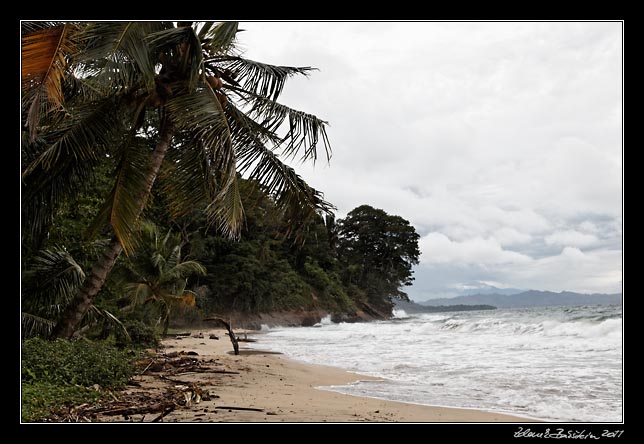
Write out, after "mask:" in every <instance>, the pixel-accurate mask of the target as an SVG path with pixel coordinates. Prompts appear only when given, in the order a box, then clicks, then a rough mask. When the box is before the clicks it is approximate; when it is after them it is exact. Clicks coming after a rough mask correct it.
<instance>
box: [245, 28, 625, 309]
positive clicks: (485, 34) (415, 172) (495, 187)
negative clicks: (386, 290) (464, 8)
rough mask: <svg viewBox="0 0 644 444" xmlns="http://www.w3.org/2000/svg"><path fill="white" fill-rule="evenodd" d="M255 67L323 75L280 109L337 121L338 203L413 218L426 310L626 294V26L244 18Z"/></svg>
mask: <svg viewBox="0 0 644 444" xmlns="http://www.w3.org/2000/svg"><path fill="white" fill-rule="evenodd" d="M241 28H243V29H244V30H245V31H244V32H243V33H241V34H240V35H239V42H240V44H241V48H242V49H243V50H244V51H245V56H246V57H248V58H251V59H255V60H258V61H264V62H267V63H273V64H281V65H295V66H314V67H316V68H318V69H319V71H316V72H314V73H313V74H312V75H311V76H310V77H309V78H301V79H300V78H297V79H293V80H291V81H290V83H287V85H286V89H285V92H284V94H283V96H282V99H281V101H282V102H283V103H285V104H287V105H289V106H292V107H295V108H298V109H302V110H305V111H307V112H310V113H313V114H316V115H318V116H319V117H321V118H323V119H325V120H327V121H328V122H329V123H330V127H329V130H328V133H329V137H330V139H331V143H332V148H333V157H332V159H331V162H330V164H326V162H318V163H317V164H316V165H315V166H311V165H294V166H296V168H297V169H298V171H299V172H300V173H301V174H302V175H303V176H304V178H305V179H306V180H307V181H308V182H309V183H310V184H311V185H313V186H314V187H316V188H318V189H320V190H322V191H324V193H325V197H326V198H327V200H329V201H331V202H332V203H334V204H335V205H336V206H337V208H338V211H337V215H338V217H344V216H345V215H346V214H347V213H348V212H349V211H350V210H351V209H353V208H355V207H356V206H358V205H361V204H369V205H372V206H374V207H377V208H382V209H383V210H385V211H387V212H388V213H390V214H397V215H400V216H402V217H404V218H406V219H408V220H409V221H410V222H411V223H412V224H413V225H414V226H415V227H416V229H417V231H418V233H419V234H420V235H421V240H420V247H421V251H422V255H421V263H420V264H419V266H418V267H416V269H415V276H416V282H415V284H414V286H413V287H411V288H410V289H409V295H410V297H412V299H415V300H425V299H430V298H434V297H442V296H453V295H457V294H458V293H459V292H460V291H462V290H463V289H467V288H475V287H479V286H484V285H494V286H497V287H512V288H521V289H538V290H551V291H561V290H569V291H579V292H619V291H621V286H622V196H623V188H622V174H623V166H622V160H623V159H622V50H623V43H622V24H621V23H619V22H599V23H590V22H577V23H575V22H537V23H533V22H524V23H521V22H496V23H492V22H456V23H454V22H413V23H410V22H397V23H393V22H376V23H374V22H371V23H367V22H360V23H355V22H321V23H320V22H308V23H297V22H281V23H274V22H273V23H263V22H242V25H241Z"/></svg>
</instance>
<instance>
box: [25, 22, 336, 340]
mask: <svg viewBox="0 0 644 444" xmlns="http://www.w3.org/2000/svg"><path fill="white" fill-rule="evenodd" d="M238 31H239V29H238V23H236V22H222V23H216V22H198V23H193V22H176V23H175V22H105V23H102V22H98V23H58V22H38V23H33V22H26V23H23V24H22V32H23V34H22V92H23V94H22V109H23V123H24V128H25V131H24V133H23V134H24V135H23V143H22V158H23V173H22V180H23V220H24V221H25V226H24V229H23V241H24V242H25V243H27V242H30V243H32V244H35V245H38V243H39V242H41V241H42V239H43V238H44V237H46V232H47V227H48V226H49V225H50V224H51V223H52V221H53V219H54V216H55V213H56V209H57V208H58V206H59V205H60V203H61V202H63V201H64V200H65V199H69V198H72V197H73V196H74V195H75V193H77V192H78V190H79V189H81V188H83V187H84V186H86V184H87V182H88V181H89V180H90V179H91V177H92V171H93V170H94V169H95V168H96V166H98V165H100V164H102V163H106V162H107V163H110V162H111V163H113V164H114V177H115V179H114V186H113V188H112V191H111V193H110V194H109V195H108V196H107V197H106V198H105V203H104V205H103V207H102V211H101V212H100V215H99V217H98V218H97V219H96V221H95V223H94V224H93V225H92V227H91V230H89V235H91V236H98V235H107V237H111V240H110V242H109V245H108V246H107V247H106V248H105V250H104V251H103V253H102V255H100V257H99V258H98V259H97V261H96V262H95V264H94V266H93V267H92V269H91V271H90V272H89V274H88V276H87V278H86V279H85V280H84V283H83V285H82V287H81V288H80V290H79V291H78V292H77V293H76V295H75V297H74V299H73V301H72V302H71V303H70V304H69V306H68V309H67V310H66V311H65V313H64V314H63V316H62V318H61V321H60V322H58V324H57V325H56V327H55V328H54V331H53V334H54V336H57V337H71V335H72V334H73V333H74V330H75V329H76V327H77V326H78V324H79V322H80V320H81V319H82V317H83V315H84V314H85V313H86V312H87V310H88V309H89V307H90V306H91V305H92V301H93V300H94V298H95V297H96V295H97V294H98V292H99V291H100V289H101V287H102V286H103V284H104V282H105V279H106V277H107V276H108V274H109V273H110V271H111V269H112V268H113V266H114V264H115V262H116V260H117V258H118V257H119V255H120V254H121V252H123V251H124V252H125V253H126V254H127V255H130V254H131V253H132V252H133V251H134V248H135V247H136V243H137V237H136V233H137V222H138V221H139V220H140V217H141V214H142V212H143V211H144V209H145V207H146V203H147V202H148V201H149V199H150V197H151V196H152V191H153V186H154V190H155V192H162V193H163V194H164V195H165V196H166V197H167V198H168V199H169V202H170V210H171V213H172V215H173V216H181V215H183V214H185V213H186V212H188V211H189V210H190V209H192V208H194V207H195V206H196V204H197V203H200V202H202V201H208V202H209V205H208V206H207V210H206V211H207V215H208V219H209V222H210V223H211V224H213V225H215V226H216V227H217V228H218V229H219V230H221V232H222V233H224V234H225V235H227V236H230V237H232V238H236V237H238V236H239V233H240V230H241V228H242V225H243V221H244V209H243V206H242V196H241V193H240V187H239V181H238V179H239V177H240V175H244V176H245V177H246V178H248V179H250V180H253V181H257V182H258V183H259V184H260V186H261V187H262V188H263V189H264V190H265V191H266V192H267V193H269V195H271V196H272V197H273V198H274V199H275V201H276V202H277V204H278V206H279V208H280V209H281V210H282V211H283V212H284V214H285V217H287V218H289V220H291V221H292V224H293V227H294V230H295V231H297V226H298V225H299V224H301V223H302V222H303V221H304V220H305V219H306V217H309V216H311V215H312V214H314V213H315V212H317V211H321V212H327V213H329V212H331V210H332V209H333V207H332V206H331V204H329V203H328V202H326V201H325V200H324V198H323V196H322V193H320V192H319V191H317V190H315V189H313V188H311V187H310V186H309V185H308V184H306V182H305V181H304V180H303V179H302V178H301V177H300V176H299V175H298V174H296V172H295V171H294V170H293V168H291V167H290V166H288V165H287V164H286V163H284V160H292V159H295V158H299V160H301V161H315V160H316V159H317V157H318V155H317V147H318V143H320V142H321V143H322V145H323V146H324V150H325V153H326V157H327V160H328V159H329V157H330V146H329V142H328V138H327V135H326V125H327V123H326V122H324V121H323V120H321V119H319V118H317V117H316V116H314V115H311V114H307V113H304V112H301V111H297V110H294V109H292V108H289V107H288V106H285V105H283V104H281V103H279V102H278V101H277V100H278V98H279V96H280V94H281V92H282V89H283V87H284V84H285V82H286V80H287V79H288V78H289V77H291V76H294V75H308V74H309V73H310V71H311V70H312V68H309V67H285V66H272V65H267V64H263V63H259V62H256V61H252V60H248V59H246V58H244V57H243V56H242V54H241V53H240V52H239V51H238V50H237V49H236V47H235V44H236V36H237V33H238Z"/></svg>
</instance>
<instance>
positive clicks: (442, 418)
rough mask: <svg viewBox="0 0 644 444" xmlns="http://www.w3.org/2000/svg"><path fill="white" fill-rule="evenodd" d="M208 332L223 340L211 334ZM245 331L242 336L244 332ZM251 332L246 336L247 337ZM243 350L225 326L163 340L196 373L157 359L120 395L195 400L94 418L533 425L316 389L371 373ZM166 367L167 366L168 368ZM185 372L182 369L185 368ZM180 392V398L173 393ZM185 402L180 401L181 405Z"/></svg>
mask: <svg viewBox="0 0 644 444" xmlns="http://www.w3.org/2000/svg"><path fill="white" fill-rule="evenodd" d="M211 335H214V336H216V337H217V338H219V339H214V338H211ZM242 336H243V334H242ZM252 337H253V334H252V333H249V338H252ZM245 345H246V344H245V343H243V342H242V343H240V346H241V351H240V354H239V355H237V356H235V355H234V354H232V346H231V343H230V340H229V339H228V336H227V335H226V334H225V332H224V331H223V330H219V329H208V330H202V331H193V332H191V334H190V336H177V337H172V338H168V339H165V340H164V341H163V349H162V351H161V352H160V354H159V356H165V357H166V358H165V359H168V358H167V357H168V356H171V357H173V359H174V360H175V362H193V363H196V365H198V368H196V367H195V368H193V370H197V371H177V372H176V373H174V374H173V372H170V373H165V374H161V373H160V374H158V375H155V374H154V372H153V370H154V368H155V367H154V364H157V362H156V361H155V360H153V361H150V364H148V368H149V369H148V370H146V371H144V372H143V373H142V374H141V375H140V376H137V377H136V378H135V384H137V386H136V387H132V388H130V389H128V390H127V391H126V392H125V393H123V394H122V395H121V396H122V397H123V396H127V395H129V396H132V397H135V396H141V395H142V394H143V393H145V396H149V395H153V394H154V393H155V392H157V393H169V392H170V391H174V392H177V391H180V390H183V392H184V393H186V395H185V397H186V398H185V399H190V401H188V402H186V403H185V404H184V405H182V406H181V407H180V408H175V409H172V411H170V412H168V413H167V414H165V415H163V416H162V418H159V415H157V414H154V412H150V413H149V414H147V415H145V414H130V415H127V414H126V415H114V414H112V415H102V414H101V415H99V416H98V417H96V418H94V419H93V420H94V421H110V422H111V421H127V422H141V421H143V422H147V421H152V420H156V421H157V422H161V421H162V422H196V423H206V422H256V423H264V422H319V423H322V422H341V423H343V422H423V423H425V422H467V423H471V422H529V421H530V420H528V419H525V418H520V417H514V416H509V415H503V414H499V413H492V412H484V411H478V410H469V409H454V408H443V407H429V406H421V405H415V404H406V403H400V402H392V401H383V400H378V399H372V398H363V397H356V396H349V395H343V394H340V393H335V392H331V391H327V390H320V389H317V388H316V387H319V386H329V385H339V384H346V383H350V382H353V381H356V380H369V379H370V378H369V377H366V376H362V375H357V374H354V373H350V372H346V371H344V370H342V369H337V368H333V367H324V366H316V365H308V364H302V363H300V362H296V361H294V360H291V359H288V358H287V357H285V356H284V355H281V354H277V353H274V352H263V351H258V350H250V349H248V348H247V347H245ZM166 368H167V367H166ZM184 370H185V369H184ZM197 393H198V394H199V396H195V395H196V394H197ZM175 396H176V395H175ZM182 404H183V403H182Z"/></svg>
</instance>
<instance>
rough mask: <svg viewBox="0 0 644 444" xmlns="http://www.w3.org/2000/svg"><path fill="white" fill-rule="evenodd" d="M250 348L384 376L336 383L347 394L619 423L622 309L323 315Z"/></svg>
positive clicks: (272, 332) (279, 331)
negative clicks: (355, 317) (371, 317)
mask: <svg viewBox="0 0 644 444" xmlns="http://www.w3.org/2000/svg"><path fill="white" fill-rule="evenodd" d="M401 315H403V314H402V313H398V316H401ZM356 344H359V346H356ZM255 346H256V347H259V348H264V349H266V348H269V349H273V350H279V351H282V352H284V353H286V354H287V355H289V356H291V357H293V358H295V359H299V360H302V361H305V362H311V363H319V364H328V365H335V366H338V367H342V368H346V369H348V370H351V371H355V372H358V373H363V374H367V375H373V376H380V377H383V378H386V380H385V381H377V382H373V381H371V382H369V383H367V382H363V383H356V384H351V385H348V386H341V387H333V390H336V391H341V392H343V393H348V394H355V395H363V396H370V397H378V398H384V399H393V400H399V401H406V402H413V403H418V404H428V405H443V406H453V407H464V408H481V409H486V410H493V411H499V412H505V413H514V414H518V415H524V416H526V417H531V418H538V419H544V420H550V421H583V422H593V421H620V420H621V418H622V416H621V415H622V318H621V307H615V306H603V307H602V306H594V307H573V308H570V307H566V308H563V307H560V308H534V309H523V310H494V311H480V312H454V313H436V314H433V313H432V314H422V315H413V316H411V317H406V318H404V319H395V320H392V321H382V322H370V323H355V324H350V323H342V324H334V323H332V322H331V320H330V318H329V319H326V318H325V319H324V320H323V322H320V324H319V327H318V328H310V327H308V328H307V327H297V328H274V329H269V330H267V332H266V334H265V335H262V336H261V339H260V342H258V343H256V344H255Z"/></svg>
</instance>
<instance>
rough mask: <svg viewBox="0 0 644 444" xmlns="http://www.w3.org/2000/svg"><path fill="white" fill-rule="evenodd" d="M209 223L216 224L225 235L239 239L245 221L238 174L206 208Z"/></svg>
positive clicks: (232, 177)
mask: <svg viewBox="0 0 644 444" xmlns="http://www.w3.org/2000/svg"><path fill="white" fill-rule="evenodd" d="M206 215H207V217H208V223H209V225H214V226H215V227H217V229H218V230H219V231H220V232H221V233H222V234H223V235H224V236H227V237H229V238H231V239H238V238H239V236H240V234H241V230H242V227H243V223H244V206H243V204H242V199H241V194H240V192H239V181H238V179H237V175H233V176H231V180H230V183H229V184H227V185H226V186H225V187H224V189H223V191H222V192H221V193H219V195H218V196H217V197H215V199H214V200H213V201H212V202H211V203H210V204H209V205H208V207H207V208H206Z"/></svg>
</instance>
